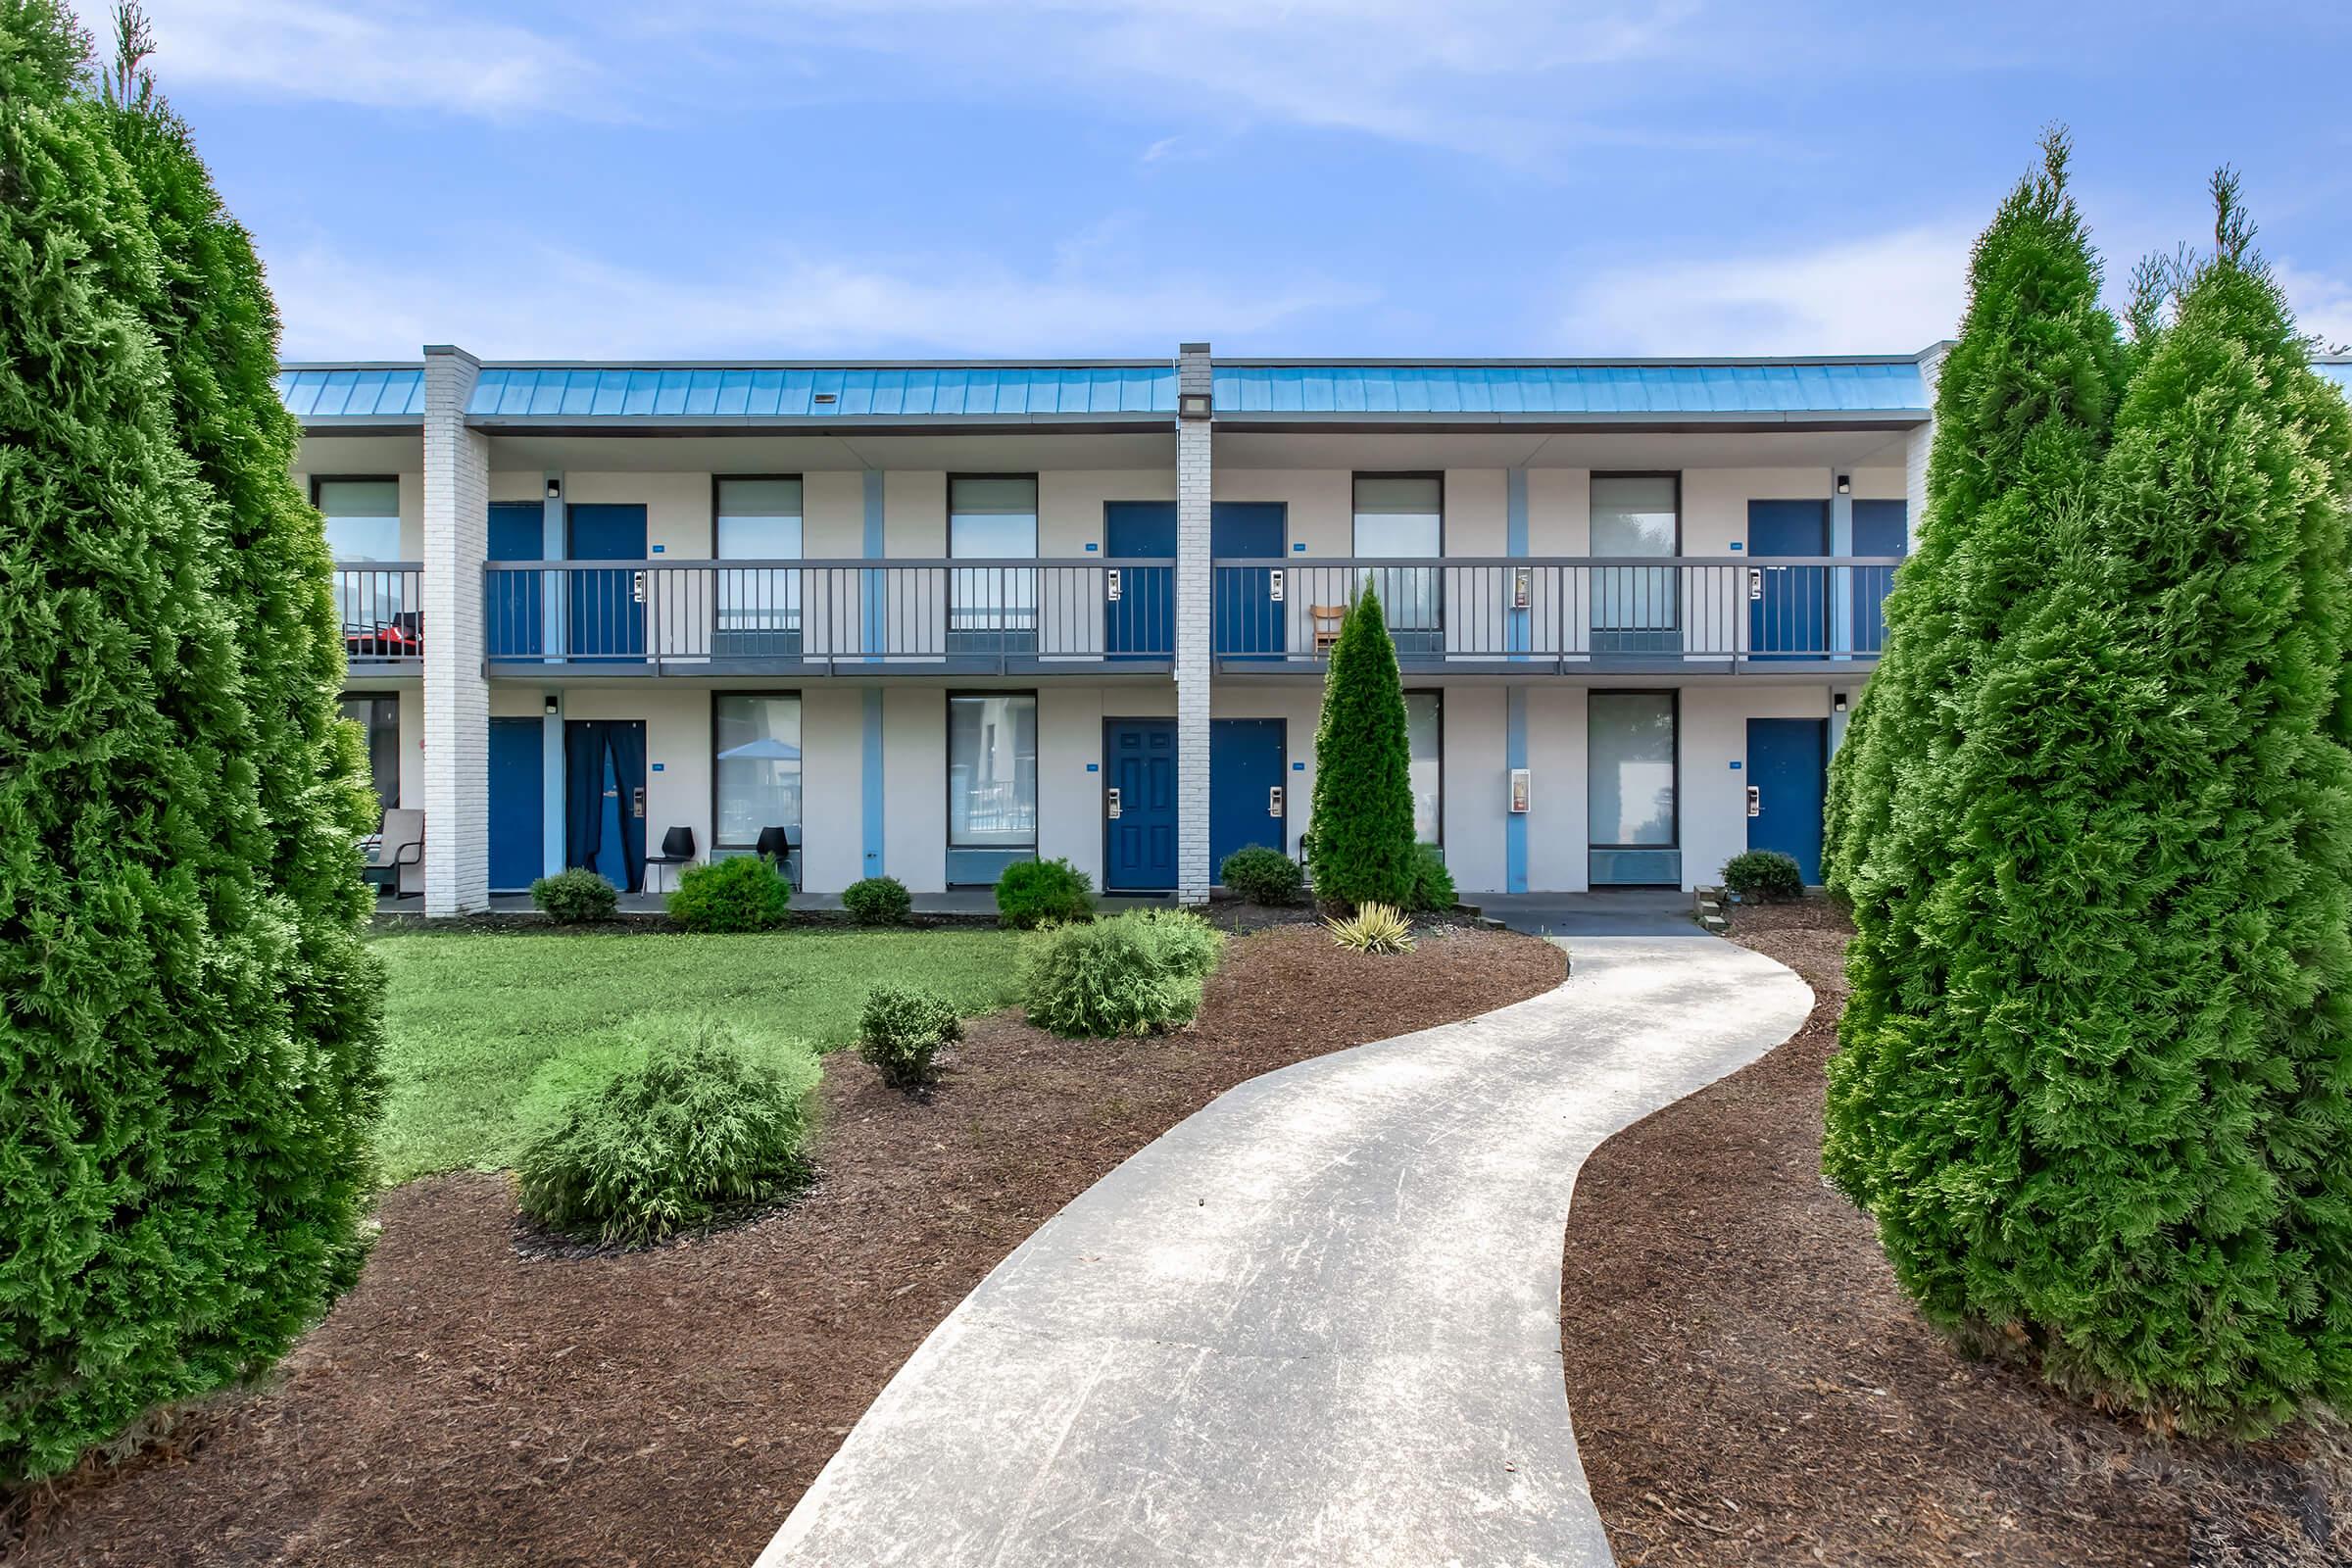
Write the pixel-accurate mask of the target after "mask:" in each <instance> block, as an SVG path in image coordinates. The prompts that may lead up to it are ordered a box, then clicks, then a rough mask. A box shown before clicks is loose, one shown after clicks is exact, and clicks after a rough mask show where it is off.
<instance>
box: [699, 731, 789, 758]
mask: <svg viewBox="0 0 2352 1568" xmlns="http://www.w3.org/2000/svg"><path fill="white" fill-rule="evenodd" d="M718 760H720V761H722V762H732V761H736V760H746V761H760V762H797V761H799V760H801V749H800V748H799V747H798V746H795V745H793V744H792V743H791V742H789V741H780V740H776V739H774V738H773V737H772V736H762V737H760V739H759V740H756V741H745V742H744V743H743V744H742V745H741V746H730V747H728V748H727V749H726V750H725V751H723V752H721V753H719V754H718Z"/></svg>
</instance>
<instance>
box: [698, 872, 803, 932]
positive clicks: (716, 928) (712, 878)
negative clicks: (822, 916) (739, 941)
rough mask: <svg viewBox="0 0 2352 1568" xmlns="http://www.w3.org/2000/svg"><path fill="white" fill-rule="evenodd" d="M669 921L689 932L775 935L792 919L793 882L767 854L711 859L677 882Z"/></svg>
mask: <svg viewBox="0 0 2352 1568" xmlns="http://www.w3.org/2000/svg"><path fill="white" fill-rule="evenodd" d="M669 917H670V918H671V919H672V920H674V921H676V922H677V923H678V925H679V927H680V928H682V929H684V930H687V931H705V932H725V931H773V930H775V929H776V927H778V926H780V925H783V924H784V923H786V922H787V921H789V920H790V919H791V918H792V884H791V883H790V882H787V881H785V880H784V878H783V876H782V875H781V874H780V873H779V872H778V871H777V870H776V866H775V862H774V861H772V860H770V859H769V858H767V857H766V856H764V855H731V856H729V857H727V858H725V859H723V860H709V861H706V862H704V863H703V864H701V865H693V866H688V867H687V868H686V874H685V875H684V876H681V877H679V878H678V890H677V891H676V892H675V893H672V894H671V895H670V896H669Z"/></svg>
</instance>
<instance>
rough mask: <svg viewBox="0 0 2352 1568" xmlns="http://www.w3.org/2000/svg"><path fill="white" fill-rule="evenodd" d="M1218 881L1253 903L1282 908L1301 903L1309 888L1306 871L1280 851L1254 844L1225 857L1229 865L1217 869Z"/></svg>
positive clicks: (1231, 891)
mask: <svg viewBox="0 0 2352 1568" xmlns="http://www.w3.org/2000/svg"><path fill="white" fill-rule="evenodd" d="M1217 880H1218V881H1220V882H1222V883H1224V884H1225V887H1226V890H1227V891H1228V892H1230V893H1233V894H1235V895H1237V896H1239V897H1241V898H1245V899H1248V900H1249V901H1250V903H1251V904H1262V905H1265V906H1267V907H1269V908H1279V907H1282V906H1283V905H1286V904H1297V903H1298V902H1299V894H1300V893H1302V892H1303V891H1305V888H1306V871H1305V870H1304V868H1303V867H1301V866H1300V865H1299V862H1298V861H1297V860H1294V859H1292V858H1290V857H1289V856H1287V855H1285V854H1283V853H1282V852H1281V851H1280V850H1269V849H1267V848H1266V847H1265V846H1264V845H1262V844H1252V845H1250V847H1249V848H1248V849H1246V850H1236V851H1234V852H1233V853H1232V854H1231V855H1228V856H1227V857H1225V863H1224V864H1222V865H1220V866H1218V867H1217Z"/></svg>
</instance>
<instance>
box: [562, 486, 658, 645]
mask: <svg viewBox="0 0 2352 1568" xmlns="http://www.w3.org/2000/svg"><path fill="white" fill-rule="evenodd" d="M565 517H566V523H565V526H566V528H567V529H568V533H569V537H568V538H567V539H566V540H565V542H564V555H565V556H567V557H569V558H570V559H571V560H573V561H612V562H629V563H633V564H629V565H613V566H588V567H575V568H574V569H573V571H572V573H571V594H570V599H571V603H570V606H569V609H570V612H571V637H570V641H569V644H568V651H569V653H570V655H571V657H572V658H573V659H576V660H590V661H597V662H613V661H618V660H639V659H643V658H644V657H645V591H644V584H645V581H646V577H645V567H644V566H643V564H642V563H643V562H644V561H645V559H646V554H645V508H644V507H643V506H637V505H628V506H621V505H610V504H601V503H584V502H575V503H573V505H572V507H571V510H570V511H569V512H568V513H567V514H565Z"/></svg>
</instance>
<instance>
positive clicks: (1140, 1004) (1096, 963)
mask: <svg viewBox="0 0 2352 1568" xmlns="http://www.w3.org/2000/svg"><path fill="white" fill-rule="evenodd" d="M1224 944H1225V939H1224V937H1223V935H1222V934H1221V933H1219V932H1218V931H1217V930H1216V929H1215V928H1214V927H1212V926H1211V925H1210V924H1209V923H1208V922H1207V921H1205V920H1203V919H1201V917H1200V916H1199V915H1197V914H1188V913H1185V912H1183V911H1182V910H1176V909H1134V910H1130V911H1129V912H1127V913H1125V914H1121V915H1114V916H1112V917H1111V918H1110V919H1107V920H1094V921H1090V922H1087V923H1085V924H1081V925H1065V926H1060V927H1057V928H1055V929H1054V930H1051V931H1043V932H1040V933H1038V934H1037V935H1036V936H1033V937H1031V938H1029V939H1028V943H1027V945H1026V947H1025V949H1024V951H1023V954H1022V964H1021V1003H1022V1005H1024V1006H1025V1007H1027V1008H1028V1011H1029V1021H1030V1022H1031V1023H1034V1024H1036V1025H1037V1026H1038V1027H1039V1028H1041V1029H1047V1030H1051V1031H1052V1032H1054V1034H1057V1035H1063V1036H1066V1037H1068V1038H1071V1039H1080V1040H1093V1039H1104V1038H1108V1037H1110V1036H1114V1035H1149V1034H1156V1033H1159V1032H1161V1031H1163V1030H1168V1029H1175V1028H1180V1027H1182V1026H1183V1025H1185V1024H1187V1023H1190V1022H1191V1021H1192V1020H1193V1016H1194V1015H1195V1014H1196V1013H1198V1012H1199V1011H1200V1010H1201V982H1202V981H1203V980H1205V979H1206V978H1207V976H1208V973H1209V971H1210V970H1212V969H1214V968H1215V967H1216V964H1217V955H1218V954H1219V952H1220V951H1222V949H1223V947H1224Z"/></svg>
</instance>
